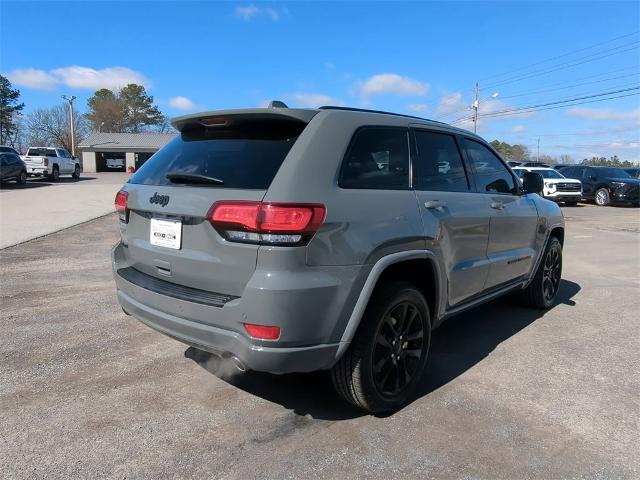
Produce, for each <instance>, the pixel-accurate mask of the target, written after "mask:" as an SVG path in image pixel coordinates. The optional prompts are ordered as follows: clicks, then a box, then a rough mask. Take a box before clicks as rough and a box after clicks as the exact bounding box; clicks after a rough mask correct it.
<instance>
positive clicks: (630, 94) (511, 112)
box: [449, 92, 640, 126]
mask: <svg viewBox="0 0 640 480" xmlns="http://www.w3.org/2000/svg"><path fill="white" fill-rule="evenodd" d="M636 95H640V92H636V93H628V94H625V95H617V96H614V97H608V98H598V99H595V100H586V101H581V102H575V103H568V104H567V103H564V104H562V105H555V106H550V107H545V108H536V109H534V110H528V111H522V110H523V109H519V110H517V111H508V112H503V113H501V114H495V115H491V116H490V118H497V117H506V116H513V115H517V114H519V113H533V112H540V111H543V110H553V109H557V108H564V107H573V106H576V105H584V104H588V103H598V102H605V101H607V100H614V99H616V98H625V97H633V96H636ZM486 116H487V115H482V114H481V115H480V118H484V117H486ZM470 120H472V117H470V116H467V117H462V118H458V119H457V120H454V121H453V122H450V123H449V125H452V126H456V125H459V124H461V123H463V122H465V121H470Z"/></svg>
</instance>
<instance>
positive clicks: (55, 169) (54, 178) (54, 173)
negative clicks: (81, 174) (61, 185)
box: [49, 166, 60, 182]
mask: <svg viewBox="0 0 640 480" xmlns="http://www.w3.org/2000/svg"><path fill="white" fill-rule="evenodd" d="M49 178H51V180H52V181H54V182H58V181H60V170H59V169H58V167H57V166H56V167H53V170H52V171H51V176H50V177H49Z"/></svg>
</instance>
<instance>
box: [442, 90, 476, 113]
mask: <svg viewBox="0 0 640 480" xmlns="http://www.w3.org/2000/svg"><path fill="white" fill-rule="evenodd" d="M468 108H469V105H467V104H466V103H465V102H464V100H463V98H462V93H460V92H456V93H450V94H448V95H445V96H443V97H442V98H441V99H440V102H439V103H438V109H437V112H438V113H440V114H442V115H448V114H450V113H455V112H460V113H461V111H462V110H467V109H468Z"/></svg>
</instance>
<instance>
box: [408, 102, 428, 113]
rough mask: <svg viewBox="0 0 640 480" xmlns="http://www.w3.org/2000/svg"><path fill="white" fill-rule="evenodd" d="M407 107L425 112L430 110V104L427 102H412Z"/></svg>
mask: <svg viewBox="0 0 640 480" xmlns="http://www.w3.org/2000/svg"><path fill="white" fill-rule="evenodd" d="M407 108H408V109H409V110H411V111H412V112H421V113H424V112H428V111H429V106H428V105H427V104H426V103H410V104H409V105H407Z"/></svg>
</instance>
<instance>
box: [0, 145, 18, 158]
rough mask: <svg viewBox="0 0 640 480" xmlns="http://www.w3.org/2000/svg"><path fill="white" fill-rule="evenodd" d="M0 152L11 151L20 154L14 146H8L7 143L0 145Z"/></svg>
mask: <svg viewBox="0 0 640 480" xmlns="http://www.w3.org/2000/svg"><path fill="white" fill-rule="evenodd" d="M0 153H13V154H15V155H18V156H20V154H19V153H18V151H17V150H16V149H15V148H13V147H10V146H8V145H0Z"/></svg>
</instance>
